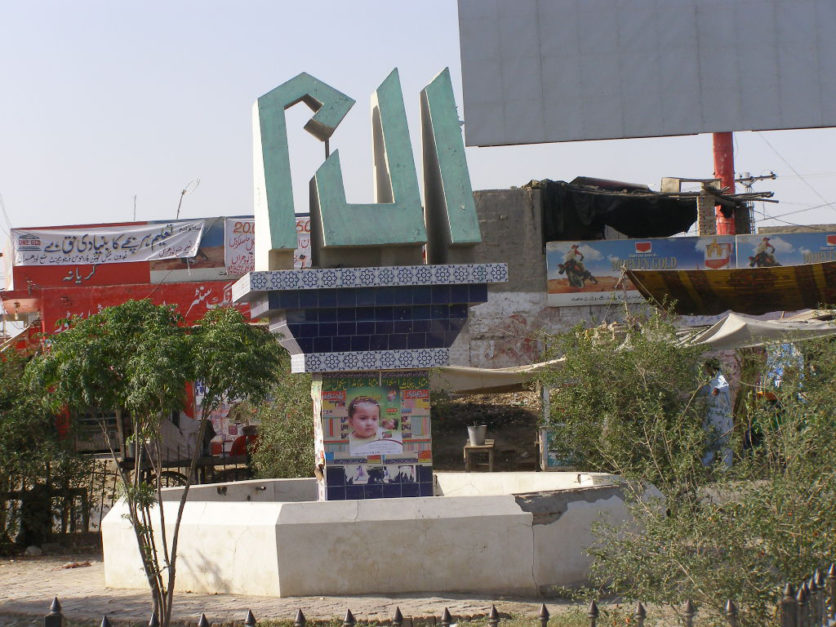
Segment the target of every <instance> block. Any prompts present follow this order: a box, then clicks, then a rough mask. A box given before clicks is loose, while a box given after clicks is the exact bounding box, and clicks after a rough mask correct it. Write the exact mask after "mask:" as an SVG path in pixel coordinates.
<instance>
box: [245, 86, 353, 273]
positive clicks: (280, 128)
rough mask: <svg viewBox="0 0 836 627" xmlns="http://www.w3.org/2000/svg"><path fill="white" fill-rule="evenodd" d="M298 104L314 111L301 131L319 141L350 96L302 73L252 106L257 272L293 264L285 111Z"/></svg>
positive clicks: (293, 218) (331, 129) (346, 107)
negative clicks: (301, 103) (303, 130)
mask: <svg viewBox="0 0 836 627" xmlns="http://www.w3.org/2000/svg"><path fill="white" fill-rule="evenodd" d="M298 102H304V103H305V104H306V105H308V106H309V107H310V108H311V109H312V110H313V111H315V112H316V113H315V115H314V116H313V117H312V118H311V119H310V120H308V122H307V124H305V130H307V131H308V132H309V133H311V134H312V135H313V136H314V137H316V138H317V139H319V140H321V141H325V140H326V139H328V138H329V137H330V136H331V134H332V133H333V132H334V129H335V128H336V127H337V125H338V124H339V123H340V122H341V121H342V119H343V118H344V117H345V114H346V113H348V110H349V109H350V108H351V107H352V106H353V105H354V100H352V99H351V98H349V97H348V96H346V95H345V94H343V93H341V92H339V91H337V90H336V89H334V88H333V87H330V86H329V85H326V84H325V83H323V82H322V81H320V80H319V79H316V78H314V77H313V76H311V75H310V74H306V73H304V72H303V73H301V74H299V75H297V76H295V77H294V78H292V79H290V80H289V81H287V82H286V83H282V84H281V85H279V86H278V87H276V88H275V89H273V90H272V91H270V92H268V93H266V94H265V95H263V96H262V97H261V98H259V99H258V100H257V101H256V103H255V104H254V105H253V141H254V147H253V150H254V155H253V156H254V159H253V170H254V172H253V199H254V210H255V211H254V212H255V219H256V224H257V225H258V228H257V229H256V234H255V268H256V270H276V269H280V268H282V267H290V268H292V267H293V250H294V249H295V248H296V213H295V210H294V204H293V187H292V179H291V175H290V155H289V152H288V144H287V124H286V122H285V113H284V112H285V109H288V108H289V107H292V106H293V105H295V104H296V103H298ZM288 262H289V265H288Z"/></svg>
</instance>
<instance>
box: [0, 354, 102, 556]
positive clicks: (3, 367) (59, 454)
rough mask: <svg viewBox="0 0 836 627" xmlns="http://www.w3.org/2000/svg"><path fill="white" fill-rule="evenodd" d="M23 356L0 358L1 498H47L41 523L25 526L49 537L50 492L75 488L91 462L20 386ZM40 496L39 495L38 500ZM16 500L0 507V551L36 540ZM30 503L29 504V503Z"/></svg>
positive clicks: (21, 382)
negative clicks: (11, 494)
mask: <svg viewBox="0 0 836 627" xmlns="http://www.w3.org/2000/svg"><path fill="white" fill-rule="evenodd" d="M26 362H27V358H26V357H24V356H22V355H19V354H18V353H16V352H15V351H13V350H9V351H7V352H6V353H4V354H3V356H2V359H0V494H3V495H4V494H6V493H7V492H18V493H20V492H25V493H27V494H28V496H27V497H26V498H27V499H29V498H32V499H37V498H39V497H37V496H36V495H38V494H41V495H46V500H47V502H46V503H45V507H44V509H43V512H42V516H41V517H43V518H44V520H41V521H36V520H28V521H26V524H25V525H24V527H25V528H29V527H31V526H32V525H35V526H38V527H42V529H41V530H40V531H41V533H38V534H35V535H43V534H48V533H49V531H50V528H51V523H52V518H53V516H52V514H50V511H51V510H53V511H54V507H53V505H52V503H51V502H49V496H48V495H49V491H57V490H61V489H65V488H74V487H77V486H79V485H81V484H82V482H83V480H84V479H85V478H86V476H87V474H88V473H89V471H90V463H89V461H88V460H86V459H85V458H84V457H82V456H81V455H78V454H76V453H75V450H74V447H73V438H72V434H71V433H69V434H66V435H65V436H64V437H61V436H60V435H59V432H58V430H57V429H56V425H55V417H54V415H52V414H50V413H48V412H44V411H43V410H42V408H41V407H40V405H39V403H38V397H37V395H33V394H32V393H31V392H30V391H29V389H28V387H27V386H26V385H25V382H24V376H23V375H24V368H25V366H26ZM41 498H42V497H41ZM18 504H19V502H12V503H11V504H10V505H7V503H6V502H5V498H4V499H3V502H2V507H0V551H5V550H10V549H11V543H12V541H14V540H15V539H19V540H20V541H21V542H24V543H27V544H28V543H29V542H31V541H36V540H37V539H36V538H35V537H34V536H33V535H32V534H29V533H27V532H26V530H25V529H23V533H21V531H22V529H21V522H22V521H21V513H22V512H21V509H26V507H23V508H21V507H18ZM33 504H34V502H33Z"/></svg>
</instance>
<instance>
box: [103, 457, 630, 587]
mask: <svg viewBox="0 0 836 627" xmlns="http://www.w3.org/2000/svg"><path fill="white" fill-rule="evenodd" d="M453 474H455V473H441V475H442V476H441V477H440V478H439V482H438V485H439V489H440V490H441V491H443V490H445V489H446V490H448V491H450V492H455V493H456V494H460V495H461V496H445V497H422V498H409V499H380V500H366V501H327V502H306V501H299V502H272V503H270V502H257V501H253V500H249V501H247V500H232V496H243V497H244V498H245V499H246V496H247V495H248V493H247V492H246V491H245V490H241V491H232V490H230V489H229V488H228V489H227V492H226V494H225V495H221V494H220V493H219V492H218V491H217V489H216V490H215V493H214V494H211V492H209V493H208V496H211V498H213V499H214V498H216V497H219V496H221V497H222V498H224V499H225V500H224V502H219V501H199V500H193V498H194V497H196V496H198V494H194V495H190V496H192V498H190V500H189V502H188V503H187V504H186V508H185V513H184V517H183V523H182V527H181V535H180V548H179V557H178V566H177V583H176V588H177V590H179V591H195V592H228V593H235V594H258V595H273V596H298V595H318V594H376V593H380V594H383V593H409V592H435V591H445V592H470V593H474V592H478V593H497V594H502V593H505V594H510V593H517V594H535V593H537V592H538V591H539V590H541V589H542V588H543V587H547V586H555V585H574V584H579V583H582V582H583V581H584V579H585V577H586V572H587V568H588V558H587V556H586V553H585V547H586V546H588V545H589V544H590V543H591V541H592V538H591V536H590V532H589V527H590V525H591V523H592V521H594V520H596V519H598V518H599V517H600V516H602V515H608V516H610V517H612V518H613V519H615V520H620V519H624V518H625V517H626V509H625V507H624V503H623V500H622V498H621V495H620V492H619V489H618V487H617V486H615V485H612V483H611V480H612V478H609V479H608V478H607V477H597V476H593V475H583V474H582V475H581V477H580V479H581V480H580V482H579V481H578V473H519V475H520V476H521V477H522V476H523V475H527V476H528V477H537V479H536V480H535V481H533V482H532V481H530V480H526V479H524V478H521V477H520V478H515V477H512V476H510V475H513V474H516V473H493V474H492V473H484V474H481V475H475V474H472V475H470V476H471V477H472V478H471V479H470V480H466V479H464V478H461V479H457V478H452V475H453ZM459 474H461V473H459ZM494 475H496V476H494ZM503 475H508V476H503ZM540 476H542V477H544V478H543V479H539V477H540ZM475 477H484V478H485V479H484V481H480V480H479V479H475ZM274 481H276V480H274ZM303 481H305V480H303ZM311 481H313V480H311ZM596 482H597V483H607V482H610V485H595V483H596ZM248 483H252V482H248ZM255 483H258V482H255ZM261 483H264V484H265V485H266V484H268V483H270V482H261ZM546 484H551V486H550V487H551V489H541V490H535V491H530V488H532V487H544V486H546ZM300 485H301V484H300ZM556 486H562V489H561V488H556ZM207 487H213V488H217V487H218V486H207ZM220 487H223V486H220ZM297 487H298V486H297ZM508 487H510V488H511V489H526V490H529V491H527V492H524V493H519V494H512V493H507V492H506V493H505V494H497V492H500V491H501V490H503V489H505V488H508ZM268 490H269V488H268ZM268 490H262V491H260V492H266V491H268ZM280 491H281V490H280ZM296 494H297V496H303V495H305V494H306V491H305V490H300V491H298V492H296ZM176 509H177V503H176V502H175V501H167V502H165V503H164V512H165V518H166V523H167V528H168V530H169V533H170V532H171V530H172V527H173V523H174V519H175V516H176ZM125 510H126V508H125V504H124V502H122V501H120V502H119V503H118V504H117V505H116V506H115V507H114V508H113V509H112V510H111V512H110V513H108V515H107V516H106V517H105V519H104V521H103V523H102V539H103V543H104V563H105V581H106V585H107V586H109V587H116V588H143V587H145V585H146V581H145V578H144V575H143V574H142V569H141V563H140V560H139V555H138V552H137V548H136V541H135V539H134V537H133V532H132V530H131V528H130V525H129V523H128V522H127V520H125V519H124V518H123V517H122V515H123V514H124V513H125ZM156 527H157V528H158V529H159V520H157V521H156Z"/></svg>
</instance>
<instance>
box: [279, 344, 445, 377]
mask: <svg viewBox="0 0 836 627" xmlns="http://www.w3.org/2000/svg"><path fill="white" fill-rule="evenodd" d="M449 363H450V349H449V348H416V349H405V350H385V351H350V352H344V353H308V354H303V355H292V356H291V358H290V371H291V372H294V373H299V372H352V371H365V370H425V369H427V368H435V367H436V366H446V365H448V364H449Z"/></svg>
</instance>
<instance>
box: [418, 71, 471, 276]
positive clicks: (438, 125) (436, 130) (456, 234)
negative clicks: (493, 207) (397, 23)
mask: <svg viewBox="0 0 836 627" xmlns="http://www.w3.org/2000/svg"><path fill="white" fill-rule="evenodd" d="M421 137H422V143H423V158H424V202H425V203H426V209H425V211H426V218H427V230H428V232H429V233H428V234H429V241H428V243H427V258H428V260H429V262H430V263H448V262H451V261H452V262H459V261H463V260H464V259H461V258H460V256H455V258H452V259H451V258H450V254H449V253H450V247H451V246H452V247H453V248H454V249H456V248H461V247H468V246H472V245H474V244H478V243H479V242H480V241H482V237H481V234H480V233H479V218H478V217H477V215H476V204H475V203H474V201H473V189H472V188H471V186H470V172H469V171H468V169H467V160H466V159H465V154H464V140H463V139H462V132H461V125H460V123H459V116H458V114H457V112H456V100H455V98H454V96H453V83H452V81H451V80H450V69H449V68H444V70H443V71H442V72H441V73H439V74H438V76H436V77H435V78H434V79H433V80H432V82H431V83H430V84H429V85H427V86H426V87H425V88H424V89H423V90H421Z"/></svg>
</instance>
